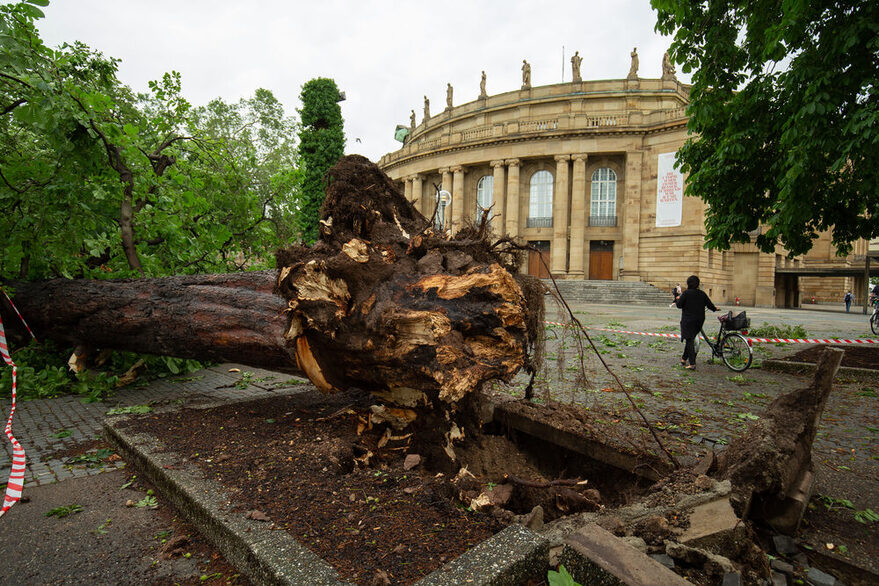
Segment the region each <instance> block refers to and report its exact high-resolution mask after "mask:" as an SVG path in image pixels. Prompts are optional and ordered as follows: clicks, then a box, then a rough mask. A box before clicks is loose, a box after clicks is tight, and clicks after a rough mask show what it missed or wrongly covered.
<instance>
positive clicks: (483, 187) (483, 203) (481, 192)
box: [476, 175, 494, 224]
mask: <svg viewBox="0 0 879 586" xmlns="http://www.w3.org/2000/svg"><path fill="white" fill-rule="evenodd" d="M493 189H494V177H493V176H491V175H485V176H483V177H482V178H481V179H480V180H479V183H477V184H476V223H477V224H478V223H479V222H481V221H482V214H483V213H484V212H485V210H488V208H490V207H491V204H492V203H493V202H494V197H493V194H492V190H493ZM493 216H494V214H491V215H489V217H488V219H489V220H491V218H492V217H493Z"/></svg>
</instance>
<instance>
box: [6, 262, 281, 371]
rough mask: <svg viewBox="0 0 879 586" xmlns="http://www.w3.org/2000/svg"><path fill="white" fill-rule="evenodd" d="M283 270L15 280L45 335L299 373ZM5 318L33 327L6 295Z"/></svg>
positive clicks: (27, 312)
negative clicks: (289, 340)
mask: <svg viewBox="0 0 879 586" xmlns="http://www.w3.org/2000/svg"><path fill="white" fill-rule="evenodd" d="M274 284H275V271H262V272H252V273H233V274H226V275H189V276H178V277H167V278H162V279H136V280H120V281H94V280H88V279H76V280H69V279H53V280H51V281H33V282H22V283H13V284H12V289H13V290H14V291H15V297H14V301H15V305H16V307H17V308H18V310H19V311H20V312H21V313H22V315H23V316H24V318H25V320H26V321H27V324H28V325H29V326H30V327H31V329H32V330H34V334H35V335H36V337H37V339H38V340H45V339H51V340H55V341H58V342H61V343H64V344H69V345H87V346H90V347H92V348H112V349H115V350H127V351H131V352H143V353H148V354H160V355H167V356H177V357H180V358H194V359H198V360H211V361H220V362H239V363H242V364H247V365H250V366H256V367H261V368H267V369H273V370H283V371H288V372H289V371H298V369H297V368H296V362H295V358H293V355H292V353H291V352H290V351H289V349H288V348H287V347H286V344H285V341H284V338H283V333H284V328H285V326H286V321H287V319H286V317H285V316H284V310H285V309H286V306H287V304H286V302H285V301H284V299H282V298H281V297H280V296H278V294H277V293H274V292H273V289H274ZM2 305H3V322H4V324H5V325H6V327H7V329H9V330H10V333H11V334H15V335H16V337H17V338H19V339H21V338H22V337H23V336H24V335H25V334H26V332H25V331H24V330H23V329H22V328H21V326H20V325H17V324H19V323H20V322H19V320H18V318H17V316H15V314H14V313H12V312H11V311H10V310H9V308H8V304H7V303H6V301H5V299H4V300H3V302H2Z"/></svg>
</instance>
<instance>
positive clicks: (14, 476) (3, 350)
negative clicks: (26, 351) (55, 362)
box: [0, 289, 37, 517]
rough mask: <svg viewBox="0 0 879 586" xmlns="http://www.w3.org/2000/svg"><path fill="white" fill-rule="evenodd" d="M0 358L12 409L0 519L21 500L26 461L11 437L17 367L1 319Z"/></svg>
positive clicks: (7, 428) (12, 304) (21, 449)
mask: <svg viewBox="0 0 879 586" xmlns="http://www.w3.org/2000/svg"><path fill="white" fill-rule="evenodd" d="M0 291H2V292H3V295H4V296H5V297H6V299H7V300H8V301H9V306H10V307H12V309H13V311H15V313H16V314H18V319H20V320H21V323H23V324H24V327H25V328H27V331H28V333H29V334H30V335H31V336H32V337H33V339H34V340H36V339H37V337H36V336H34V332H33V330H31V328H30V326H29V325H27V322H26V321H24V317H22V315H21V312H20V311H18V308H17V307H15V304H14V303H13V302H12V299H10V297H9V295H8V294H7V293H6V291H5V290H4V289H0ZM0 356H2V357H3V362H5V363H6V364H8V365H9V366H11V367H12V408H11V409H10V410H9V419H7V420H6V429H5V432H6V437H7V438H9V442H10V443H11V444H12V469H11V470H10V471H9V480H8V481H7V482H6V495H5V496H4V497H3V506H2V507H0V517H2V516H3V515H4V514H5V513H6V511H8V510H9V508H10V507H11V506H12V505H14V504H15V503H17V502H18V501H19V500H21V491H22V489H23V488H24V470H25V463H26V461H27V460H26V458H25V455H24V448H23V447H21V444H20V443H19V441H18V440H17V439H15V436H14V435H12V417H13V415H15V391H16V383H17V380H16V379H17V375H18V367H17V366H15V363H14V362H13V361H12V356H11V355H10V353H9V344H7V342H6V331H5V330H4V329H3V318H2V317H0Z"/></svg>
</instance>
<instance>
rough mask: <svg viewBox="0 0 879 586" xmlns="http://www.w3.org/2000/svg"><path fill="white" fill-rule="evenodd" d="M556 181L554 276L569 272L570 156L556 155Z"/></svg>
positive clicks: (553, 250) (552, 253)
mask: <svg viewBox="0 0 879 586" xmlns="http://www.w3.org/2000/svg"><path fill="white" fill-rule="evenodd" d="M553 158H554V159H555V181H554V182H553V195H552V252H551V255H552V256H551V259H550V271H552V274H553V275H563V274H565V273H566V272H567V260H568V161H569V160H570V158H571V157H570V156H569V155H556V156H555V157H553Z"/></svg>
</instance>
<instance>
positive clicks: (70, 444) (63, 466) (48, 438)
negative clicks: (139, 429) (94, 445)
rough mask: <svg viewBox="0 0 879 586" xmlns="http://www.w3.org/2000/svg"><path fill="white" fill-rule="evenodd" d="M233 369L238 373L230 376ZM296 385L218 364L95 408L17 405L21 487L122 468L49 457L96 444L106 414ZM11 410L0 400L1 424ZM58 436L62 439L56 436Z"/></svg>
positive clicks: (0, 460) (5, 457)
mask: <svg viewBox="0 0 879 586" xmlns="http://www.w3.org/2000/svg"><path fill="white" fill-rule="evenodd" d="M235 368H237V369H239V371H240V372H229V371H230V369H235ZM245 382H246V384H244V383H245ZM236 383H238V385H237V386H236ZM288 383H289V384H288ZM300 384H309V383H307V381H306V380H305V379H302V378H300V377H292V376H290V375H286V374H282V373H278V372H272V371H268V370H262V369H258V368H253V367H250V366H243V365H240V364H218V365H215V366H212V367H209V368H206V369H204V370H200V371H198V372H196V373H193V374H190V375H184V376H179V377H169V378H164V379H158V380H155V381H152V382H150V383H149V384H147V385H141V386H137V385H132V386H129V387H126V388H124V389H119V390H117V391H116V392H115V393H114V395H113V396H112V397H109V398H107V399H105V400H104V401H100V402H95V403H85V402H83V398H82V397H80V396H64V397H57V398H54V399H34V400H31V401H18V403H17V405H16V410H15V417H14V418H13V420H12V434H13V435H14V436H15V438H16V439H17V440H18V441H19V442H20V443H21V445H22V447H23V448H24V450H25V454H26V456H27V464H26V468H25V475H24V486H25V488H27V487H30V486H40V485H43V484H51V483H53V482H59V481H62V480H66V479H68V478H79V477H83V476H90V475H93V474H100V473H101V472H103V471H105V470H115V469H117V468H122V467H124V466H125V463H124V462H123V461H121V460H119V461H116V462H106V461H105V462H102V463H101V466H98V467H92V468H90V467H87V466H85V465H69V464H67V463H66V462H65V460H62V459H59V458H57V457H54V454H56V453H57V452H59V451H61V450H69V449H71V448H75V447H76V446H79V445H82V444H84V443H86V442H90V441H94V440H99V439H101V433H102V423H103V419H104V415H105V414H106V412H107V411H109V410H110V409H113V408H116V407H130V406H132V405H151V406H153V408H154V409H156V410H157V411H161V410H169V409H176V408H179V407H182V406H195V405H202V404H210V403H215V402H224V401H230V400H231V401H239V400H240V401H248V400H251V399H259V398H262V397H268V396H272V395H275V394H277V393H278V392H279V390H282V389H283V388H289V386H290V385H293V386H297V385H300ZM282 385H286V387H285V386H282ZM239 387H243V388H239ZM10 407H11V401H9V400H8V399H4V400H0V414H2V417H3V421H6V419H7V418H8V417H9V409H10ZM59 433H60V434H61V435H64V436H65V437H58V434H59ZM68 433H69V435H68ZM0 439H2V442H0V443H2V446H3V447H2V449H0V483H2V482H5V481H6V478H7V476H8V475H9V469H10V467H11V466H12V445H11V444H10V443H9V441H8V440H7V439H6V438H5V437H2V438H0Z"/></svg>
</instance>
